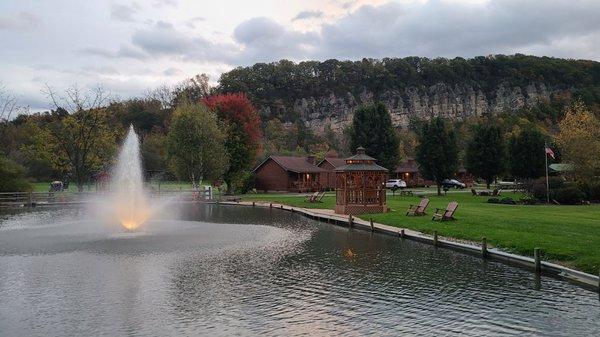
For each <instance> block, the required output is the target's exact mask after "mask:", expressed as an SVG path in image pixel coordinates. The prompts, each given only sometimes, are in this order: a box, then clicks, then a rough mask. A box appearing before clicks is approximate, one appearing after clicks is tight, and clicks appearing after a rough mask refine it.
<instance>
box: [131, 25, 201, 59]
mask: <svg viewBox="0 0 600 337" xmlns="http://www.w3.org/2000/svg"><path fill="white" fill-rule="evenodd" d="M131 42H132V43H133V44H134V45H136V46H138V47H140V48H141V49H143V50H145V51H146V52H148V53H150V54H185V53H186V52H189V48H190V45H189V44H190V40H189V37H188V36H187V35H185V34H183V33H181V32H179V31H177V30H176V29H175V28H174V27H173V25H172V24H170V23H168V22H164V21H158V22H157V23H156V24H155V25H153V26H152V27H150V29H143V30H138V31H136V32H135V33H134V34H133V36H132V37H131Z"/></svg>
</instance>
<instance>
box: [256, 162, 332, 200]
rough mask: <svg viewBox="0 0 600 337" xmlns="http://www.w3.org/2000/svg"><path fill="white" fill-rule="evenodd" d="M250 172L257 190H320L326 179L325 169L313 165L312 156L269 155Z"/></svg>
mask: <svg viewBox="0 0 600 337" xmlns="http://www.w3.org/2000/svg"><path fill="white" fill-rule="evenodd" d="M252 172H253V173H254V174H255V177H256V180H255V186H256V189H257V190H259V191H288V192H314V191H320V190H321V189H322V188H323V182H326V181H325V180H326V179H327V175H326V174H327V171H326V170H324V169H322V168H320V167H318V166H317V165H315V157H314V156H308V157H292V156H269V157H268V158H267V159H265V160H263V161H262V162H261V163H260V164H258V166H256V168H254V170H253V171H252Z"/></svg>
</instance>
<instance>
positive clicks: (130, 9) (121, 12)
mask: <svg viewBox="0 0 600 337" xmlns="http://www.w3.org/2000/svg"><path fill="white" fill-rule="evenodd" d="M139 10H140V6H139V5H138V4H137V3H133V4H132V5H131V6H127V5H120V4H113V5H112V6H111V7H110V18H111V19H113V20H116V21H123V22H133V21H134V16H135V14H136V13H137V12H138V11H139Z"/></svg>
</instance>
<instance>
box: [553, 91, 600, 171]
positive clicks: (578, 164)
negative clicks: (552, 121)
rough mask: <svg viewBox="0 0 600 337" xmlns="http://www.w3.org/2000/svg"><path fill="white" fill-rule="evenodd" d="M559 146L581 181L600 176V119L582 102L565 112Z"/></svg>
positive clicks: (560, 128)
mask: <svg viewBox="0 0 600 337" xmlns="http://www.w3.org/2000/svg"><path fill="white" fill-rule="evenodd" d="M558 127H559V130H560V131H559V132H558V134H557V135H556V143H557V145H558V146H559V147H560V150H561V154H562V157H563V158H564V160H565V161H566V162H569V163H572V164H574V166H575V173H576V174H577V176H578V178H580V179H590V178H592V177H594V176H596V175H600V119H598V117H596V116H594V114H592V113H591V112H590V111H589V109H588V108H587V107H586V106H585V105H584V104H583V103H582V102H580V101H578V102H575V103H574V104H573V105H571V106H570V107H568V108H567V109H566V110H565V117H564V119H563V120H562V121H561V122H560V123H559V125H558Z"/></svg>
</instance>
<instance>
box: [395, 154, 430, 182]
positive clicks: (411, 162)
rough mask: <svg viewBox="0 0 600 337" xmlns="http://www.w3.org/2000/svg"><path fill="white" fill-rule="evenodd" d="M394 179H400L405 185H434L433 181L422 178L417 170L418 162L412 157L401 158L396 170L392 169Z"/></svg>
mask: <svg viewBox="0 0 600 337" xmlns="http://www.w3.org/2000/svg"><path fill="white" fill-rule="evenodd" d="M394 173H395V175H396V179H402V180H404V181H405V182H406V186H407V187H419V186H430V185H435V182H433V181H431V180H427V179H424V178H423V176H421V172H419V164H418V163H417V161H416V160H415V159H414V158H407V159H406V160H403V161H402V162H401V163H400V165H398V167H396V170H394Z"/></svg>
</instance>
